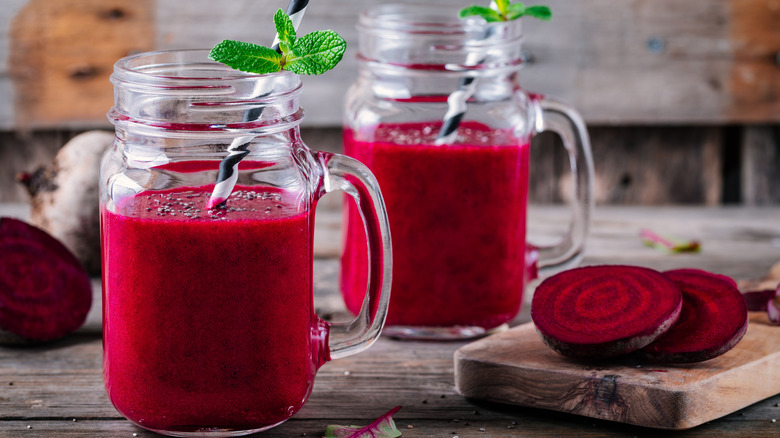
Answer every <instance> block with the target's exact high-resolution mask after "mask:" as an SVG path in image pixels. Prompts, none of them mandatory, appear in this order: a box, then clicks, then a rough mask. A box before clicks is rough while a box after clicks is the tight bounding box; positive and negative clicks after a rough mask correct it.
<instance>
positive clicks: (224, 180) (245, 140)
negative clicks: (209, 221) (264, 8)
mask: <svg viewBox="0 0 780 438" xmlns="http://www.w3.org/2000/svg"><path fill="white" fill-rule="evenodd" d="M308 5H309V0H290V4H289V5H288V6H287V15H288V16H289V17H290V21H292V23H293V28H294V29H295V30H296V31H297V30H298V26H299V25H300V24H301V20H303V14H305V13H306V6H308ZM273 48H274V49H275V50H276V51H277V52H278V51H280V50H281V49H280V48H279V35H278V34H277V35H276V36H275V37H274V43H273ZM258 97H262V96H258ZM262 114H263V107H257V108H252V109H251V110H248V111H247V112H245V113H244V117H243V120H244V122H251V121H255V120H259V119H260V116H261V115H262ZM254 138H255V137H254V136H251V135H250V136H242V137H237V138H235V139H233V142H232V143H231V144H230V146H228V156H227V157H225V158H224V159H223V160H222V161H221V162H220V163H219V175H218V176H217V183H216V184H215V185H214V191H213V192H212V193H211V198H210V199H209V202H208V204H207V205H206V207H207V208H209V209H212V208H215V207H220V206H222V205H224V204H225V203H226V202H227V199H228V197H229V196H230V194H231V193H232V192H233V187H235V186H236V182H237V181H238V164H239V163H240V162H241V160H243V159H244V157H246V156H247V155H249V144H250V143H251V142H252V140H253V139H254Z"/></svg>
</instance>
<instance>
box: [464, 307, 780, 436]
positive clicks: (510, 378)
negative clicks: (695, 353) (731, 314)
mask: <svg viewBox="0 0 780 438" xmlns="http://www.w3.org/2000/svg"><path fill="white" fill-rule="evenodd" d="M454 360H455V387H456V389H457V390H458V392H460V394H462V395H463V396H465V397H468V398H474V399H481V400H487V401H491V402H499V403H507V404H514V405H521V406H530V407H534V408H542V409H550V410H554V411H559V412H566V413H571V414H577V415H583V416H586V417H592V418H599V419H603V420H611V421H617V422H621V423H628V424H634V425H638V426H644V427H651V428H657V429H674V430H681V429H689V428H692V427H695V426H698V425H700V424H702V423H706V422H708V421H711V420H714V419H716V418H720V417H722V416H724V415H727V414H730V413H733V412H735V411H737V410H739V409H742V408H744V407H746V406H749V405H751V404H753V403H756V402H758V401H760V400H763V399H765V398H767V397H771V396H773V395H775V394H778V393H780V327H778V326H773V325H771V324H770V323H769V320H768V318H767V316H766V314H761V313H758V312H751V314H750V323H749V325H748V330H747V333H746V334H745V336H744V337H743V338H742V340H741V341H740V342H739V343H738V344H737V345H736V346H735V347H734V348H733V349H732V350H730V351H728V352H727V353H725V354H724V355H722V356H719V357H716V358H714V359H710V360H708V361H705V362H699V363H694V364H683V365H659V364H650V363H646V362H643V361H640V360H638V359H611V360H601V361H598V362H581V361H575V360H572V359H568V358H565V357H563V356H561V355H559V354H558V353H555V352H554V351H552V350H551V349H550V348H548V347H547V346H546V345H545V344H544V343H543V342H542V340H541V338H540V337H539V335H538V333H536V330H535V328H534V325H533V323H530V322H529V323H527V324H523V325H521V326H518V327H515V328H512V329H510V330H507V331H505V332H501V333H497V334H494V335H491V336H488V337H486V338H483V339H480V340H478V341H474V342H472V343H469V344H467V345H465V346H463V347H461V348H459V349H458V350H457V351H456V352H455V358H454Z"/></svg>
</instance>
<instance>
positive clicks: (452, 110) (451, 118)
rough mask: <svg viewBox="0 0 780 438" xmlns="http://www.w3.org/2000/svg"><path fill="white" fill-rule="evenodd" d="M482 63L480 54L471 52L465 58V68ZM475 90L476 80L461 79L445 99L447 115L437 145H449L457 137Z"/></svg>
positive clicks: (482, 59)
mask: <svg viewBox="0 0 780 438" xmlns="http://www.w3.org/2000/svg"><path fill="white" fill-rule="evenodd" d="M484 61H485V59H484V58H481V57H480V54H479V53H476V52H471V53H469V54H468V56H466V65H467V66H475V65H479V64H482V63H483V62H484ZM476 88H477V81H476V78H475V77H474V76H468V77H465V78H462V79H461V80H460V83H458V88H457V90H455V91H453V92H452V93H451V94H450V95H449V97H447V105H448V106H447V113H445V114H444V122H443V123H442V125H441V130H439V135H438V136H437V137H436V144H437V145H443V144H449V143H453V142H454V141H455V137H457V136H458V126H460V121H461V120H463V116H464V115H465V114H466V109H467V105H466V102H467V101H468V100H469V97H471V96H472V95H473V94H474V90H476Z"/></svg>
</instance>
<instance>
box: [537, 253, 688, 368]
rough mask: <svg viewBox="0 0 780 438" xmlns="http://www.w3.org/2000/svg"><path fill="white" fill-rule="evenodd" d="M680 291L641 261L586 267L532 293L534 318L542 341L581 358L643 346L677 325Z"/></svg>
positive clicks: (548, 281)
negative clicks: (635, 264) (640, 265)
mask: <svg viewBox="0 0 780 438" xmlns="http://www.w3.org/2000/svg"><path fill="white" fill-rule="evenodd" d="M682 305H683V304H682V292H681V291H680V288H679V287H678V286H677V285H676V284H675V282H674V281H672V280H671V279H669V277H667V276H665V275H663V274H661V273H660V272H658V271H655V270H652V269H648V268H643V267H639V266H624V265H602V266H587V267H582V268H575V269H570V270H567V271H563V272H560V273H558V274H556V275H553V276H551V277H549V278H547V279H546V280H544V281H543V282H542V283H541V284H540V285H539V286H538V287H537V288H536V291H535V292H534V297H533V300H532V301H531V318H532V319H533V321H534V324H535V325H536V329H537V331H538V332H539V334H540V335H541V337H542V340H543V341H544V342H545V343H546V344H547V345H548V346H549V347H550V348H552V349H553V350H555V351H557V352H558V353H560V354H562V355H564V356H568V357H573V358H581V359H598V358H607V357H614V356H620V355H623V354H627V353H631V352H633V351H636V350H639V349H641V348H643V347H645V346H647V345H649V344H650V343H652V342H653V341H654V340H656V339H657V338H658V337H659V336H661V335H662V334H663V333H664V332H666V331H667V330H669V328H670V327H672V326H673V325H674V323H675V322H676V321H677V318H678V317H679V315H680V311H681V308H682Z"/></svg>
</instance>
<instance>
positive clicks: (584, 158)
mask: <svg viewBox="0 0 780 438" xmlns="http://www.w3.org/2000/svg"><path fill="white" fill-rule="evenodd" d="M534 102H535V103H536V105H534V107H535V109H536V117H535V122H536V126H535V129H536V132H542V131H552V132H554V133H556V134H558V135H559V136H560V137H561V140H562V141H563V146H564V148H565V149H566V152H567V153H568V154H569V165H570V166H571V175H572V184H573V187H572V188H573V190H572V194H573V196H572V197H571V201H570V206H571V212H572V221H571V223H570V224H569V229H568V231H567V232H566V234H565V235H564V236H563V238H562V239H561V241H560V242H558V244H556V245H551V246H536V247H535V248H536V250H538V252H539V253H538V258H539V261H538V265H539V274H540V276H542V277H545V276H549V275H552V274H554V273H555V272H559V271H562V270H564V269H568V268H570V267H573V266H574V265H576V264H577V263H579V261H580V260H581V259H582V256H583V253H584V250H585V240H586V238H587V235H588V228H589V226H590V217H591V214H592V212H593V173H594V171H593V154H592V153H591V149H590V139H589V137H588V130H587V128H586V127H585V122H584V121H583V120H582V117H581V116H580V114H579V113H578V112H577V111H576V110H574V109H573V108H571V107H569V106H568V105H566V104H564V103H561V102H559V101H557V100H555V99H550V98H547V97H539V98H536V99H534ZM532 258H533V257H532Z"/></svg>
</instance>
